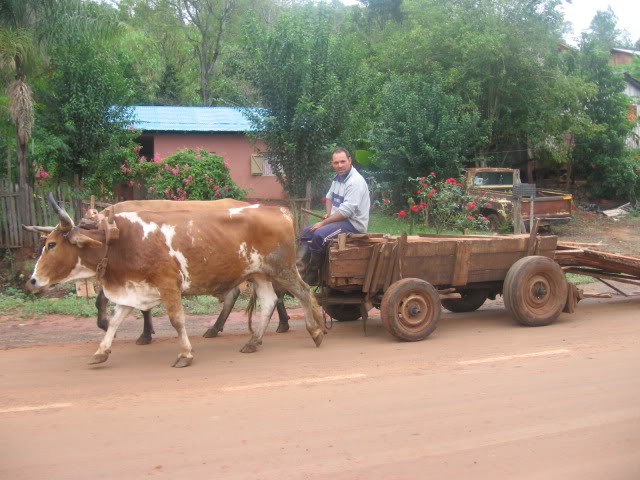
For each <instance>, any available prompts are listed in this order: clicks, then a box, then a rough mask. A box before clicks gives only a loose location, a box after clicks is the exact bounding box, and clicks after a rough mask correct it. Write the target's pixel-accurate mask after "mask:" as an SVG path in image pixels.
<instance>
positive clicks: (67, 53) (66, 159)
mask: <svg viewBox="0 0 640 480" xmlns="http://www.w3.org/2000/svg"><path fill="white" fill-rule="evenodd" d="M104 47H105V45H104V44H102V43H99V42H98V43H96V42H93V41H91V40H89V39H86V38H83V37H77V38H75V39H73V40H70V41H68V42H63V43H62V44H59V45H58V46H57V47H56V48H55V50H53V51H52V57H51V64H52V68H53V74H52V77H51V80H50V88H51V90H52V92H53V96H52V98H51V100H50V103H48V105H47V108H48V111H47V112H46V113H45V114H44V115H46V118H47V120H48V122H47V127H48V135H50V136H53V137H56V138H58V139H60V140H61V141H62V142H63V143H64V144H65V145H66V147H67V148H66V149H59V152H58V154H57V155H55V156H54V157H53V158H51V157H49V158H42V163H44V164H46V165H47V169H48V170H50V171H51V172H52V173H53V174H55V176H56V177H58V178H70V177H72V176H73V174H78V175H79V176H80V178H82V179H83V180H84V182H85V183H86V184H87V186H88V187H89V188H90V189H92V190H94V191H96V190H97V189H98V188H99V187H100V185H104V186H106V187H107V188H110V187H111V186H112V184H113V183H114V182H115V181H116V180H117V178H118V172H119V168H120V165H121V163H122V161H123V160H124V159H126V158H128V157H129V156H130V155H132V154H131V148H132V147H133V138H132V137H133V135H134V134H135V132H130V131H129V130H127V128H126V127H127V126H128V125H129V124H130V123H131V117H130V113H129V109H128V105H130V104H131V99H132V98H133V96H134V90H133V88H132V84H131V83H132V82H131V81H130V80H128V79H127V78H126V76H125V75H123V66H122V65H121V64H119V63H118V55H117V53H116V52H115V51H114V49H109V48H104ZM51 140H52V137H50V139H49V141H51Z"/></svg>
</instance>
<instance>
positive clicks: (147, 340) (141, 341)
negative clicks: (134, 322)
mask: <svg viewBox="0 0 640 480" xmlns="http://www.w3.org/2000/svg"><path fill="white" fill-rule="evenodd" d="M152 341H153V339H152V338H151V337H150V336H149V337H145V336H144V335H140V336H139V337H138V339H137V340H136V345H149V344H150V343H151V342H152Z"/></svg>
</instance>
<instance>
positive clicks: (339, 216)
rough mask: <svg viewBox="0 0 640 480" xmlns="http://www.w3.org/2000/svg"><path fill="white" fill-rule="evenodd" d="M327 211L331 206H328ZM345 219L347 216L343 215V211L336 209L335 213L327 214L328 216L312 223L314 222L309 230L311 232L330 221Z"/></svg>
mask: <svg viewBox="0 0 640 480" xmlns="http://www.w3.org/2000/svg"><path fill="white" fill-rule="evenodd" d="M329 211H331V208H329ZM327 215H329V214H328V213H327ZM346 219H347V217H345V216H344V215H343V213H342V212H341V211H339V210H338V211H336V213H334V214H331V215H329V216H328V217H326V218H325V219H324V220H321V221H320V222H318V223H314V224H313V225H312V226H311V229H310V231H311V232H315V231H316V230H317V229H319V228H320V227H324V226H325V225H328V224H330V223H333V222H339V221H341V220H346Z"/></svg>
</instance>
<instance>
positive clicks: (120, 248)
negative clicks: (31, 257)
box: [27, 194, 324, 367]
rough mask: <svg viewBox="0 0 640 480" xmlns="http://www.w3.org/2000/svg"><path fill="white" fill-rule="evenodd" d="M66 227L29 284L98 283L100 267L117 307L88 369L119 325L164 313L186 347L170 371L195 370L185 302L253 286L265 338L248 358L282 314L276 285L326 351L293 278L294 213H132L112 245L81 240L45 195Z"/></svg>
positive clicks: (96, 235) (249, 348)
mask: <svg viewBox="0 0 640 480" xmlns="http://www.w3.org/2000/svg"><path fill="white" fill-rule="evenodd" d="M49 201H50V203H51V205H52V207H53V208H54V210H55V211H56V213H57V214H58V216H59V218H60V223H59V224H58V226H57V227H56V229H55V230H54V231H53V232H51V233H50V234H49V235H48V236H47V238H46V241H45V246H44V248H43V251H42V254H41V255H40V258H39V259H38V262H37V263H36V267H35V269H34V272H33V274H32V276H31V278H30V280H29V281H28V282H27V286H28V287H29V288H30V289H32V290H42V289H45V288H47V287H49V286H51V285H54V284H56V283H63V282H70V281H75V280H78V279H82V278H90V277H93V276H96V272H97V270H98V265H99V264H103V265H106V268H104V273H103V274H102V275H100V279H101V282H102V287H103V289H104V293H105V295H106V297H107V298H108V299H109V300H110V301H112V302H113V303H114V304H115V305H116V306H115V309H114V314H113V317H112V319H111V321H110V323H109V328H108V329H107V332H106V334H105V336H104V338H103V340H102V342H101V343H100V346H99V348H98V350H97V351H96V353H95V354H94V356H93V359H92V361H91V362H90V363H91V364H95V363H102V362H105V361H106V360H107V359H108V358H109V354H110V353H111V344H112V342H113V338H114V336H115V334H116V331H117V329H118V327H119V325H120V323H121V322H122V320H123V319H124V318H125V317H126V316H127V315H128V314H129V312H130V311H131V310H132V309H133V308H137V309H140V310H149V309H150V308H152V307H154V306H156V305H159V304H160V303H163V304H164V306H165V308H166V310H167V313H168V315H169V319H170V320H171V324H172V325H173V327H174V328H175V329H176V332H177V333H178V336H179V338H180V344H181V349H180V353H179V355H178V358H177V359H176V361H175V363H174V364H173V366H174V367H186V366H189V365H191V363H192V361H193V353H192V348H191V343H190V342H189V338H188V336H187V332H186V329H185V315H184V310H183V308H182V301H181V300H182V296H183V295H224V294H225V293H226V292H229V291H230V290H232V289H233V288H235V287H236V286H238V285H239V284H240V283H241V282H243V281H247V280H248V281H251V282H253V284H254V286H255V291H256V294H257V296H258V299H259V300H260V304H261V312H260V313H261V315H260V317H261V318H260V325H259V328H258V329H257V330H256V331H255V332H254V333H253V335H252V336H251V339H250V340H249V342H248V343H247V344H246V345H245V346H244V347H243V349H242V351H243V352H255V351H256V350H257V347H258V345H260V344H261V343H262V337H263V335H264V332H265V330H266V328H267V326H268V323H269V319H270V317H271V315H272V313H273V310H274V308H275V305H276V300H277V296H276V294H275V292H274V289H273V285H275V286H276V287H277V288H278V289H281V290H283V291H287V292H289V293H290V294H292V295H293V296H294V297H296V298H297V299H298V300H299V301H300V303H301V305H302V307H303V308H304V311H305V322H306V326H307V330H308V331H309V333H310V335H311V337H312V338H313V340H314V342H315V344H316V346H319V345H320V344H321V343H322V339H323V336H324V332H323V330H322V328H321V325H322V318H321V313H320V308H319V306H318V304H317V302H316V301H315V298H314V296H313V295H311V293H310V292H309V288H308V285H307V284H305V283H304V282H303V281H302V279H301V278H300V275H299V274H298V271H297V269H296V263H295V262H296V242H295V235H294V228H293V218H292V216H291V213H290V212H289V211H288V210H287V209H285V208H278V207H264V206H260V205H250V206H245V207H239V208H231V209H227V210H222V209H219V208H215V207H214V208H211V209H205V208H200V209H185V210H182V211H169V212H154V211H144V210H140V211H133V212H121V213H116V214H115V215H114V216H113V218H114V221H115V224H116V226H117V228H118V230H119V238H118V239H117V240H115V241H113V242H112V243H110V244H107V242H106V241H105V236H106V233H105V231H104V230H102V229H98V230H83V229H79V228H78V227H76V226H75V225H74V223H73V220H71V218H70V217H69V215H68V214H67V213H66V212H65V211H64V210H63V209H61V208H60V207H59V206H58V205H57V204H56V203H55V200H54V199H53V196H52V195H51V194H49Z"/></svg>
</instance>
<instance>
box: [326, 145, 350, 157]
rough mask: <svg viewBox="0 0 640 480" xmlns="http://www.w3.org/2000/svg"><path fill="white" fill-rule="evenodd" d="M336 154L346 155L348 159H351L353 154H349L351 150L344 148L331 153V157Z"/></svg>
mask: <svg viewBox="0 0 640 480" xmlns="http://www.w3.org/2000/svg"><path fill="white" fill-rule="evenodd" d="M336 153H344V154H345V155H346V156H347V158H351V154H350V153H349V150H347V149H346V148H343V147H338V148H336V149H335V150H334V151H333V152H331V156H332V157H333V156H334V155H335V154H336Z"/></svg>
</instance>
